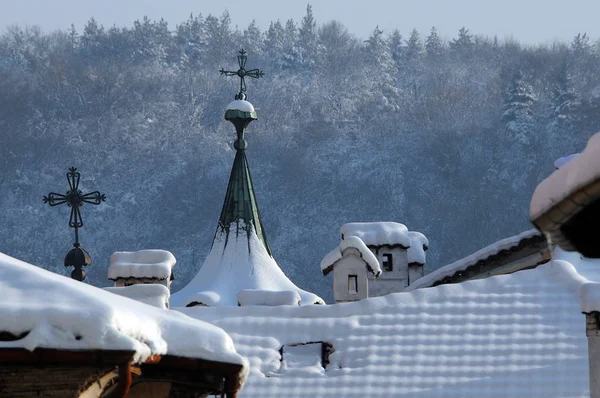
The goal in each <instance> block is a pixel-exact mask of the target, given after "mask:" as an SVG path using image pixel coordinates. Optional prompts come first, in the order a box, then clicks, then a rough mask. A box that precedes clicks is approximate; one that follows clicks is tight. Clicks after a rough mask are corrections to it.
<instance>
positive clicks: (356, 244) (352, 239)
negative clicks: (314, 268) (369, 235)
mask: <svg viewBox="0 0 600 398" xmlns="http://www.w3.org/2000/svg"><path fill="white" fill-rule="evenodd" d="M346 225H347V224H346ZM348 248H352V249H356V250H358V252H359V253H360V256H361V257H362V259H363V260H364V261H365V262H366V263H367V266H368V268H369V271H371V272H372V273H373V275H375V276H379V275H380V274H381V267H380V266H379V261H377V257H375V255H374V254H373V252H372V251H371V250H370V249H369V248H368V247H367V246H366V245H365V243H364V242H363V241H362V240H361V239H360V238H359V237H357V236H348V237H346V238H345V239H344V240H342V241H341V242H340V244H339V246H338V247H336V248H335V249H333V250H332V251H331V252H329V253H328V254H327V255H326V256H325V257H324V258H323V260H321V271H323V273H325V275H327V273H328V271H327V269H328V268H329V267H331V266H332V265H334V264H335V263H337V262H338V261H339V260H340V259H341V258H342V253H344V250H346V249H348Z"/></svg>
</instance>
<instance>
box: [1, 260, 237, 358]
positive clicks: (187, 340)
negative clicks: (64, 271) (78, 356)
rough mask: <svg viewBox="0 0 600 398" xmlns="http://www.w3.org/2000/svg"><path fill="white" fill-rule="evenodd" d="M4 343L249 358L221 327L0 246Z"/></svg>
mask: <svg viewBox="0 0 600 398" xmlns="http://www.w3.org/2000/svg"><path fill="white" fill-rule="evenodd" d="M0 294H1V295H2V300H0V320H1V321H0V332H7V333H10V334H12V335H15V336H20V335H22V334H26V336H25V337H23V338H21V339H17V340H15V341H0V349H1V348H25V349H27V350H34V349H35V348H38V347H40V348H53V349H65V350H97V349H98V350H127V351H134V352H135V356H134V360H135V361H144V360H146V359H147V358H148V357H149V356H150V355H165V354H169V355H174V356H181V357H187V358H195V359H205V360H212V361H218V362H226V363H232V364H242V365H243V364H245V363H246V360H245V359H244V358H242V357H241V356H240V355H239V354H237V353H236V351H235V348H234V346H233V342H232V340H231V338H230V337H229V336H228V335H227V333H225V332H224V331H223V330H221V329H219V328H218V327H216V326H213V325H210V324H208V323H206V322H202V321H198V320H195V319H192V318H189V317H187V316H185V315H183V314H181V313H178V312H176V311H169V310H161V309H158V308H154V307H151V306H149V305H146V304H143V303H140V302H137V301H134V300H131V299H128V298H125V297H120V296H117V295H115V294H112V293H110V292H107V291H105V290H102V289H99V288H96V287H93V286H90V285H87V284H85V283H82V282H78V281H75V280H72V279H69V278H66V277H64V276H60V275H56V274H54V273H51V272H49V271H46V270H43V269H41V268H38V267H36V266H33V265H31V264H27V263H24V262H22V261H19V260H17V259H14V258H12V257H9V256H7V255H5V254H2V253H0Z"/></svg>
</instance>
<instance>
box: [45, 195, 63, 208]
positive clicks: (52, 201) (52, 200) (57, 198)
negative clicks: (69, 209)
mask: <svg viewBox="0 0 600 398" xmlns="http://www.w3.org/2000/svg"><path fill="white" fill-rule="evenodd" d="M67 201H68V198H67V196H66V195H63V194H60V193H56V192H50V193H49V194H48V196H44V203H48V204H49V205H50V206H58V205H62V204H63V203H67Z"/></svg>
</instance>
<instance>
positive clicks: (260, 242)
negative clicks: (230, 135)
mask: <svg viewBox="0 0 600 398" xmlns="http://www.w3.org/2000/svg"><path fill="white" fill-rule="evenodd" d="M238 63H239V69H238V70H237V71H226V70H223V69H221V74H223V75H226V76H237V77H239V78H240V91H239V93H238V94H237V95H236V96H235V100H234V101H232V102H231V103H230V104H229V105H228V106H227V110H226V111H225V120H229V121H230V122H231V123H233V125H234V126H235V130H236V133H237V139H236V140H235V142H234V143H233V146H234V148H235V149H236V154H235V159H234V161H233V167H232V169H231V175H230V177H229V184H228V186H227V193H226V194H225V201H224V202H223V209H222V210H221V216H220V218H219V224H218V226H217V231H216V233H215V237H214V239H213V242H212V246H211V248H210V252H209V253H208V255H207V256H206V259H205V260H204V263H203V264H202V267H201V268H200V270H199V271H198V273H197V274H196V276H195V277H194V278H193V279H192V280H191V281H190V283H188V284H187V286H185V287H184V288H183V289H181V290H180V291H178V292H177V293H175V294H173V295H172V296H171V305H172V306H174V307H183V306H187V307H190V306H196V305H205V306H235V305H239V304H240V299H239V297H238V294H242V295H244V294H248V293H249V291H252V292H255V293H261V294H262V293H265V292H266V293H269V292H270V293H273V292H288V293H294V292H295V293H294V294H296V293H297V295H298V296H300V304H301V305H311V304H324V301H323V300H322V299H321V298H320V297H318V296H317V295H315V294H313V293H310V292H307V291H304V290H302V289H300V288H299V287H298V286H296V285H295V284H294V283H293V282H292V281H291V280H289V279H288V277H287V276H286V275H285V274H284V273H283V271H282V270H281V268H279V265H278V264H277V262H276V261H275V259H274V258H273V254H272V253H271V248H270V247H269V243H268V241H267V235H266V233H265V229H264V227H263V224H262V221H261V220H260V213H259V211H258V206H257V204H256V196H255V194H254V186H253V184H252V177H251V176H250V169H249V168H248V160H247V159H246V148H248V142H247V141H246V139H245V138H244V132H245V129H246V127H247V126H248V124H249V123H250V122H251V121H253V120H256V119H257V116H256V111H255V110H254V107H253V106H252V104H251V103H250V102H248V101H247V99H248V96H247V95H246V82H245V78H246V77H251V78H259V77H262V75H263V73H262V72H261V71H260V70H258V69H250V70H246V52H245V51H244V50H242V51H240V52H239V55H238ZM270 293H269V294H270ZM253 294H254V293H253ZM242 301H243V300H242Z"/></svg>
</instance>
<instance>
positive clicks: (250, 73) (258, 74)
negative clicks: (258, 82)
mask: <svg viewBox="0 0 600 398" xmlns="http://www.w3.org/2000/svg"><path fill="white" fill-rule="evenodd" d="M264 75H265V74H264V72H262V71H261V70H260V69H250V70H247V71H246V76H248V77H253V78H255V79H258V78H259V77H263V76H264Z"/></svg>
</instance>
